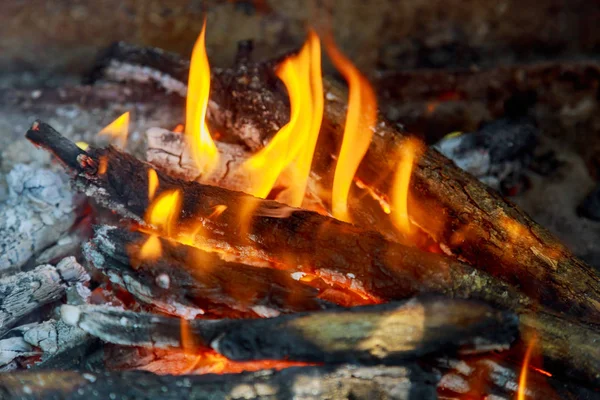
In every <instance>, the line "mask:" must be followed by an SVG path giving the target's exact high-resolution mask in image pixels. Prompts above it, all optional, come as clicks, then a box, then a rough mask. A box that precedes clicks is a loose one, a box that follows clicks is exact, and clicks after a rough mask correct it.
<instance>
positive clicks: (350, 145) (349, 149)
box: [325, 38, 377, 221]
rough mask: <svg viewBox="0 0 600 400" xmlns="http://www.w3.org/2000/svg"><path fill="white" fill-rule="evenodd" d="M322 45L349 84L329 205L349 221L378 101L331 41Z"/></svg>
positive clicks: (339, 215) (363, 79)
mask: <svg viewBox="0 0 600 400" xmlns="http://www.w3.org/2000/svg"><path fill="white" fill-rule="evenodd" d="M325 45H326V46H325V47H326V49H327V54H329V57H330V58H331V60H332V61H333V64H334V65H335V67H336V68H337V69H338V70H339V71H340V73H341V74H342V75H343V76H344V78H345V79H346V81H347V82H348V90H349V94H348V113H347V115H346V126H345V128H344V138H343V139H342V147H341V149H340V155H339V158H338V162H337V165H336V168H335V175H334V178H333V192H332V199H331V203H332V204H331V206H332V212H333V216H334V217H336V218H338V219H341V220H344V221H350V215H349V214H348V194H349V193H350V186H351V185H352V179H353V178H354V174H355V173H356V170H357V169H358V165H359V164H360V161H361V160H362V158H363V157H364V155H365V153H366V152H367V150H368V148H369V144H370V143H371V138H372V137H373V129H374V127H375V123H376V121H377V98H376V97H375V92H374V91H373V88H372V87H371V85H370V84H369V82H368V81H367V79H366V78H365V77H364V76H363V75H362V74H361V73H360V72H359V71H358V69H357V68H356V67H355V66H354V65H353V64H352V62H351V61H350V60H348V59H347V58H346V57H345V56H344V55H343V54H342V53H341V52H340V51H339V50H338V48H337V47H336V46H335V43H334V42H333V39H331V38H329V39H328V40H327V41H326V42H325Z"/></svg>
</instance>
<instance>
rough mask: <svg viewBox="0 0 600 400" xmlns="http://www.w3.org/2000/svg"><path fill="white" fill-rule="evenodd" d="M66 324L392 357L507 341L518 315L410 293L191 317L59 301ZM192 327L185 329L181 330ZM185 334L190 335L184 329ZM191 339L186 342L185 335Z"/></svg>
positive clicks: (233, 349) (257, 353) (227, 344)
mask: <svg viewBox="0 0 600 400" xmlns="http://www.w3.org/2000/svg"><path fill="white" fill-rule="evenodd" d="M61 314H62V318H63V320H64V321H65V322H67V323H68V324H71V325H74V326H78V327H79V328H81V329H83V330H85V331H86V332H88V333H90V334H92V335H94V336H97V337H99V338H100V339H103V340H105V341H107V342H110V343H114V344H121V345H130V346H146V347H157V348H170V347H180V348H183V347H184V346H185V347H186V348H188V349H190V350H192V351H193V349H194V348H202V347H211V348H213V349H214V350H215V351H217V352H218V353H220V354H222V355H224V356H225V357H227V358H228V359H230V360H237V361H249V360H289V361H307V362H324V363H329V364H330V363H336V364H339V363H345V362H350V363H362V364H377V363H385V364H392V363H397V362H399V361H401V360H406V359H413V358H416V357H421V356H423V355H426V354H430V353H432V352H440V351H450V352H454V351H457V350H460V351H462V352H469V353H470V352H474V353H477V352H485V351H489V350H493V349H502V348H506V347H508V346H509V345H510V343H511V342H512V340H513V339H514V337H515V334H516V329H517V319H516V318H515V317H514V316H513V315H512V314H510V313H506V312H500V311H496V310H494V309H492V308H491V307H489V306H487V305H485V304H483V303H479V302H475V301H467V300H455V299H446V298H421V299H419V298H415V299H412V300H410V301H406V302H402V303H387V304H378V305H371V306H361V307H353V308H347V309H346V308H344V309H336V310H326V311H317V312H307V313H297V314H292V315H283V316H279V317H274V318H261V319H250V320H239V319H236V320H218V321H210V320H202V319H196V320H193V321H190V322H189V323H188V324H185V325H184V326H183V327H182V324H181V322H180V320H179V319H176V318H169V317H159V316H157V315H153V314H144V313H135V312H131V311H122V310H119V309H115V308H109V307H104V306H63V307H62V309H61ZM184 327H189V332H184V333H183V334H182V331H183V330H184V329H186V328H184ZM185 333H187V335H185ZM185 336H188V337H190V338H191V340H189V341H185V342H184V339H183V338H184V337H185Z"/></svg>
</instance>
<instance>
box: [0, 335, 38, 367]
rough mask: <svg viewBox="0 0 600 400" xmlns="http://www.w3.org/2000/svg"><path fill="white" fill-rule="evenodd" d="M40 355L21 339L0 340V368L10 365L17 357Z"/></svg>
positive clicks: (19, 337)
mask: <svg viewBox="0 0 600 400" xmlns="http://www.w3.org/2000/svg"><path fill="white" fill-rule="evenodd" d="M38 354H40V352H39V351H36V350H35V349H34V348H33V347H32V346H31V345H30V344H29V343H27V342H26V341H25V340H24V339H23V337H21V336H15V337H10V338H6V339H2V340H0V368H1V367H4V366H7V365H9V364H11V363H12V361H13V360H15V359H16V358H18V357H31V356H35V355H38Z"/></svg>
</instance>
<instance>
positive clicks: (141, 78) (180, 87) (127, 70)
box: [105, 60, 187, 97]
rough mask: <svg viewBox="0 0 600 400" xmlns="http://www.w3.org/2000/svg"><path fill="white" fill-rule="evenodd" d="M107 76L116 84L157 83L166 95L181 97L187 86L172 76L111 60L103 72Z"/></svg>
mask: <svg viewBox="0 0 600 400" xmlns="http://www.w3.org/2000/svg"><path fill="white" fill-rule="evenodd" d="M105 73H106V75H107V76H110V77H111V79H114V80H116V81H117V82H126V81H133V82H139V83H152V82H154V83H157V84H159V85H160V86H161V87H162V88H163V89H165V90H166V91H167V92H168V93H177V94H179V95H180V96H182V97H185V96H186V95H187V84H186V83H184V82H181V81H179V80H177V79H175V78H173V77H172V76H170V75H168V74H165V73H163V72H160V71H158V70H155V69H152V68H149V67H147V66H142V65H136V64H128V63H123V62H120V61H116V60H111V62H110V65H109V66H108V67H107V68H106V71H105Z"/></svg>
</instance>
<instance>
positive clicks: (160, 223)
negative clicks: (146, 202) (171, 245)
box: [145, 190, 181, 237]
mask: <svg viewBox="0 0 600 400" xmlns="http://www.w3.org/2000/svg"><path fill="white" fill-rule="evenodd" d="M180 211H181V193H180V191H179V190H172V191H166V192H163V193H161V194H160V195H159V196H158V197H157V198H156V200H154V201H153V202H152V204H150V206H149V207H148V210H147V211H146V216H145V220H146V222H147V223H149V224H151V225H154V226H155V227H156V228H157V229H158V230H159V231H161V232H164V233H166V235H167V236H169V237H173V235H174V234H175V227H176V224H177V220H178V218H179V212H180Z"/></svg>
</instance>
